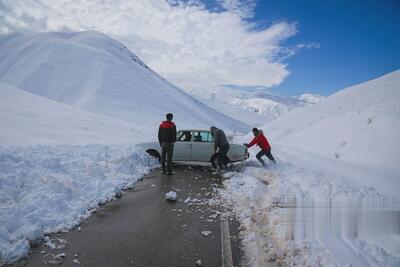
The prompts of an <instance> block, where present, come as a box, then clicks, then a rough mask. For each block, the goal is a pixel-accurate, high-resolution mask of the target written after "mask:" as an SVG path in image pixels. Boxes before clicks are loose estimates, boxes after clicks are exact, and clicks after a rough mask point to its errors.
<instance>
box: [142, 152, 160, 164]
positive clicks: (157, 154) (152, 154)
mask: <svg viewBox="0 0 400 267" xmlns="http://www.w3.org/2000/svg"><path fill="white" fill-rule="evenodd" d="M146 152H147V153H148V154H149V155H150V156H153V157H155V158H156V159H157V160H158V161H159V162H160V161H161V156H160V153H158V151H157V150H154V149H149V150H147V151H146Z"/></svg>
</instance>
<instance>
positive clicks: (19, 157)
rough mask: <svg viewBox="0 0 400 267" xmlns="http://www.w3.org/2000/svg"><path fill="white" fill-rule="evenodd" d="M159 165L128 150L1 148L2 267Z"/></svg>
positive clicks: (118, 146)
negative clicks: (33, 244) (45, 235)
mask: <svg viewBox="0 0 400 267" xmlns="http://www.w3.org/2000/svg"><path fill="white" fill-rule="evenodd" d="M157 164H158V163H156V162H155V161H153V160H152V159H150V158H149V157H148V155H147V153H145V152H144V151H142V150H140V149H137V148H134V147H132V146H123V145H114V146H106V145H86V146H43V145H38V146H30V147H10V148H1V147H0V265H1V263H2V262H3V263H4V262H9V261H13V260H16V259H19V258H21V257H23V256H25V255H27V253H28V251H29V241H30V240H35V239H37V238H40V237H42V236H43V233H49V232H53V231H57V230H61V229H68V228H71V227H73V226H74V225H76V224H78V223H79V222H80V221H81V220H83V219H85V218H86V217H87V216H88V215H89V214H90V212H91V210H93V209H96V207H97V206H98V204H99V203H104V202H106V201H108V200H111V199H113V198H114V197H115V195H116V194H117V193H119V192H121V190H122V189H123V188H125V187H129V186H132V185H133V184H134V183H135V182H136V181H137V180H138V179H139V178H141V177H142V176H144V175H145V174H147V173H148V172H149V170H150V168H151V167H154V166H156V165H157Z"/></svg>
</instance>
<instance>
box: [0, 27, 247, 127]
mask: <svg viewBox="0 0 400 267" xmlns="http://www.w3.org/2000/svg"><path fill="white" fill-rule="evenodd" d="M0 58H1V60H0V81H1V82H2V83H4V84H8V85H11V86H15V87H17V88H20V89H23V90H25V91H28V92H31V93H34V94H37V95H40V96H43V97H46V98H49V99H52V100H55V101H59V102H62V103H64V104H68V105H70V106H72V107H76V108H81V109H84V110H87V111H90V112H94V113H97V114H102V115H105V116H108V117H111V118H114V119H118V120H124V121H128V122H131V123H134V124H135V125H137V127H139V128H140V127H153V128H156V127H158V124H159V122H160V121H161V120H162V119H164V117H165V113H167V112H173V113H174V114H175V118H174V120H175V121H176V122H177V125H178V128H182V127H196V128H199V127H200V128H205V127H209V126H210V125H213V124H215V125H217V126H220V127H223V128H224V129H227V130H228V131H231V132H232V131H242V132H244V131H248V129H249V126H248V125H246V124H244V123H242V122H240V121H238V120H235V119H233V118H231V117H228V116H226V115H224V114H222V113H220V112H217V111H215V110H214V109H212V108H210V107H208V106H207V105H205V104H203V103H201V102H200V101H198V100H196V99H195V98H193V97H192V96H190V95H188V94H187V93H185V92H183V91H182V90H180V89H179V88H177V87H175V86H174V85H172V84H171V83H169V82H168V81H166V80H165V79H163V78H162V77H160V76H159V75H158V74H156V73H155V72H154V71H152V70H151V69H150V68H149V67H148V66H146V64H144V63H143V62H142V61H141V60H140V59H139V58H138V57H137V56H136V55H134V54H133V53H132V52H130V51H129V50H128V49H127V48H126V47H125V46H124V45H122V44H121V43H119V42H117V41H115V40H113V39H111V38H109V37H108V36H106V35H104V34H101V33H99V32H96V31H85V32H78V33H39V34H21V33H13V34H7V35H2V36H0Z"/></svg>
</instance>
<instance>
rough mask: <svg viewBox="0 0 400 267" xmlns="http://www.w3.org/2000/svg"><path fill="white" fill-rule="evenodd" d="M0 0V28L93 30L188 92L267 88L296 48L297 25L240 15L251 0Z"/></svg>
mask: <svg viewBox="0 0 400 267" xmlns="http://www.w3.org/2000/svg"><path fill="white" fill-rule="evenodd" d="M217 1H218V2H219V3H218V2H217V4H221V5H222V6H223V7H224V8H225V9H226V10H222V11H219V12H215V11H210V10H208V9H206V7H205V5H203V4H202V2H201V1H184V2H182V1H177V0H169V1H160V0H134V1H126V0H93V1H86V0H75V1H69V0H58V1H53V0H26V1H13V0H3V1H2V2H0V32H1V33H8V32H14V31H32V32H42V31H81V30H87V29H94V30H98V31H101V32H104V33H105V34H108V35H110V36H111V37H113V38H115V39H117V40H119V41H121V42H123V43H124V44H125V45H127V46H128V47H129V48H130V49H131V50H132V51H133V52H134V53H136V54H137V55H138V56H139V57H140V58H141V59H143V61H144V62H146V64H148V65H149V66H150V67H151V68H153V69H154V70H155V71H157V72H158V73H160V74H161V75H162V76H164V77H166V78H167V79H168V80H170V81H171V82H173V83H175V84H176V85H178V86H180V87H182V88H184V89H188V90H191V91H197V92H198V91H199V90H203V89H206V88H215V87H218V86H219V85H222V84H237V85H244V86H251V85H262V86H266V87H271V86H275V85H278V84H280V83H281V82H283V80H284V79H285V78H286V77H287V75H288V74H289V71H288V70H287V66H286V64H284V63H282V60H281V59H282V58H287V57H288V56H292V55H293V54H294V53H296V52H297V51H298V49H300V48H296V49H294V50H293V49H290V48H285V47H283V46H282V43H283V42H284V41H285V40H286V39H287V38H289V37H291V36H293V35H294V34H296V31H297V30H296V24H295V23H287V22H280V23H276V24H273V25H271V26H269V27H266V28H263V29H254V27H253V26H252V24H251V23H249V22H247V21H246V19H245V18H244V17H246V16H249V15H251V12H253V10H254V7H255V1H244V2H243V1H237V0H235V1H233V0H232V1H219V0H217Z"/></svg>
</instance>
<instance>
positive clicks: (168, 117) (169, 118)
mask: <svg viewBox="0 0 400 267" xmlns="http://www.w3.org/2000/svg"><path fill="white" fill-rule="evenodd" d="M165 117H167V120H169V121H171V120H172V118H173V117H174V115H172V113H167V115H165Z"/></svg>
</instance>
